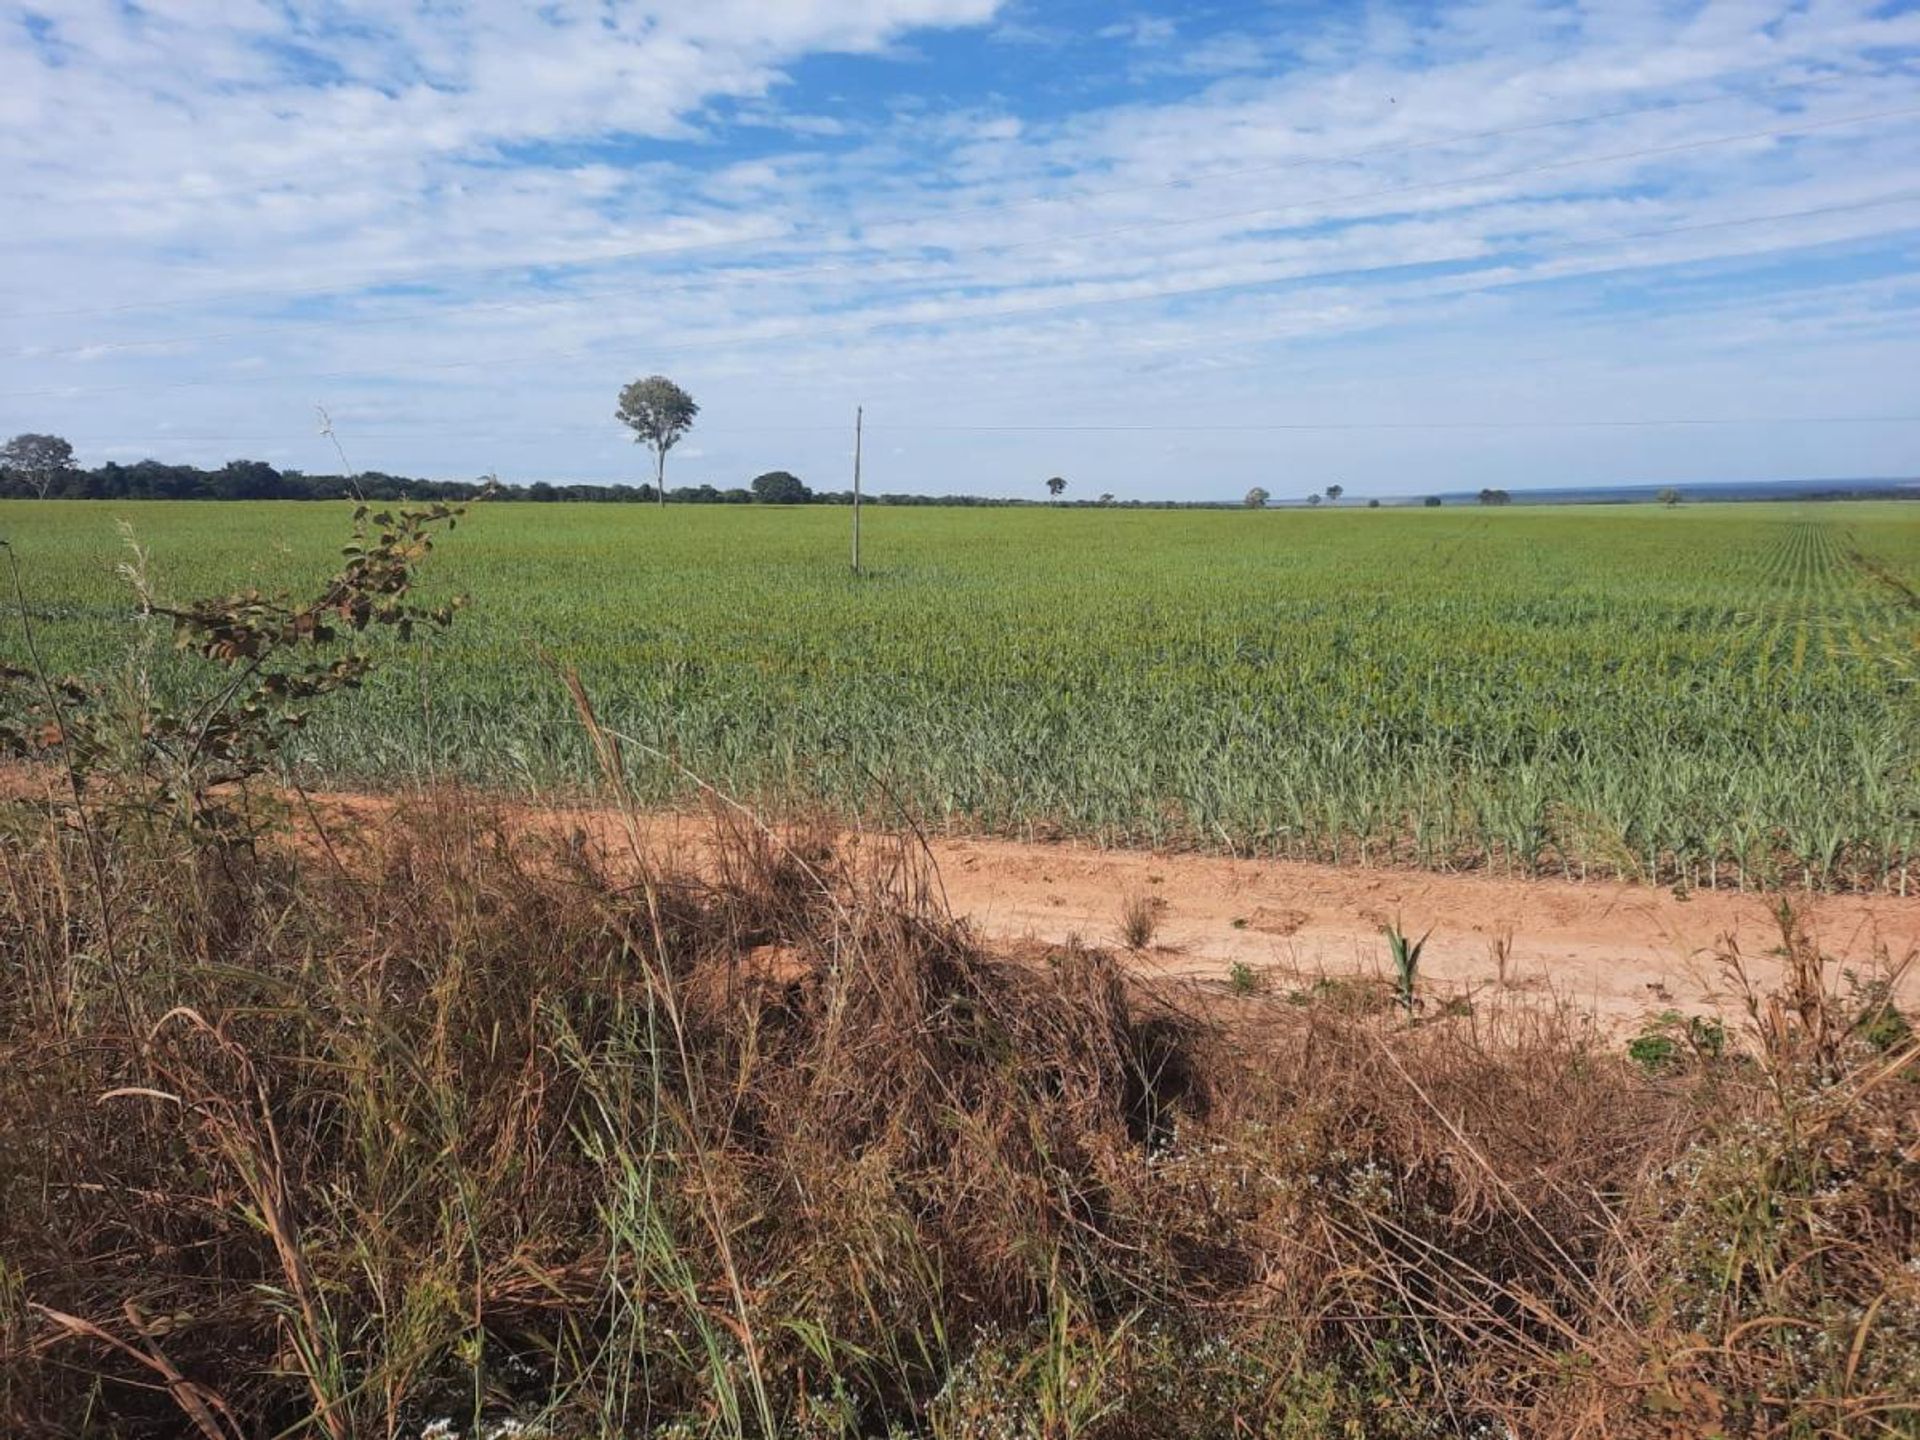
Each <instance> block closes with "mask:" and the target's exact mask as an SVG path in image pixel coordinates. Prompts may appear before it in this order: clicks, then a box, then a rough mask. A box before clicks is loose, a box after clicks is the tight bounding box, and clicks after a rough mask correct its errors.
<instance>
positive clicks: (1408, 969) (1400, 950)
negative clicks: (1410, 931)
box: [1380, 922, 1433, 1019]
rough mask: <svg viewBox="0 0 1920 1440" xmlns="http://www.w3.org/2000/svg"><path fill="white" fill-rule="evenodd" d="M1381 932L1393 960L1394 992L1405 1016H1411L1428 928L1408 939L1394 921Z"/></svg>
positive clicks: (1409, 1017)
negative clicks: (1413, 938) (1420, 934)
mask: <svg viewBox="0 0 1920 1440" xmlns="http://www.w3.org/2000/svg"><path fill="white" fill-rule="evenodd" d="M1380 933H1381V934H1383V935H1385V936H1386V937H1387V953H1388V956H1389V957H1390V958H1391V959H1392V961H1393V983H1394V993H1395V994H1396V995H1397V996H1398V997H1399V1000H1400V1005H1401V1008H1403V1009H1404V1010H1405V1011H1406V1012H1407V1018H1408V1019H1412V1018H1413V1012H1414V1006H1415V1003H1416V1000H1415V993H1414V992H1415V987H1416V986H1417V985H1418V984H1419V980H1420V952H1421V951H1422V950H1424V949H1426V947H1427V936H1428V935H1431V934H1432V933H1433V932H1432V931H1431V930H1429V931H1428V932H1427V934H1426V935H1422V936H1421V937H1420V938H1419V939H1418V940H1409V939H1408V938H1407V936H1406V934H1405V932H1403V931H1402V930H1401V929H1400V926H1399V924H1398V923H1397V922H1396V923H1395V924H1392V925H1383V926H1382V927H1381V931H1380Z"/></svg>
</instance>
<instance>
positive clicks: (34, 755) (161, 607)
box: [0, 504, 465, 830]
mask: <svg viewBox="0 0 1920 1440" xmlns="http://www.w3.org/2000/svg"><path fill="white" fill-rule="evenodd" d="M464 513H465V510H464V507H461V506H450V505H443V504H434V505H428V506H423V507H419V508H407V507H400V508H396V509H392V510H380V511H373V510H372V509H370V507H368V506H367V505H364V504H362V505H359V506H357V507H356V508H355V510H354V512H353V531H352V536H351V538H350V539H349V541H348V543H347V545H346V546H345V547H344V548H343V549H342V551H341V554H342V556H343V563H342V564H341V566H340V568H339V569H338V570H337V571H336V572H335V573H334V574H333V575H332V576H330V577H329V578H328V579H327V580H325V581H324V582H322V583H321V584H320V586H319V587H318V588H317V589H316V590H314V591H313V592H312V593H311V594H310V595H308V596H305V597H302V598H295V597H292V596H289V595H286V594H273V595H266V594H263V593H261V592H260V591H259V590H257V589H248V590H241V591H236V592H234V593H232V594H228V595H219V596H210V597H207V598H204V599H199V600H192V601H188V602H186V603H184V604H182V605H171V604H168V603H166V602H165V601H163V600H161V599H159V598H157V597H156V595H155V593H154V590H153V587H152V585H151V583H150V581H149V579H148V576H147V566H146V556H145V553H144V552H143V551H142V550H140V549H139V547H137V546H134V547H132V548H133V560H132V561H131V562H130V563H128V564H126V565H123V566H122V567H121V573H122V574H123V575H124V576H125V577H126V578H127V580H128V581H129V582H130V583H131V584H132V586H133V590H134V596H135V599H136V601H137V603H138V606H139V613H140V615H141V616H142V617H143V618H160V619H164V620H167V621H170V622H171V624H172V628H173V648H174V649H175V650H176V651H178V652H180V653H181V654H183V655H186V656H190V657H193V658H195V659H197V660H199V661H201V662H205V664H207V665H209V666H211V667H212V669H211V671H210V673H207V674H204V675H202V676H198V677H195V678H196V679H197V680H198V681H199V683H198V684H197V685H195V686H194V687H193V690H194V693H193V696H192V698H189V699H186V700H169V699H166V698H163V697H162V696H161V695H160V694H159V693H158V692H157V690H156V687H154V686H153V685H152V684H151V683H150V681H149V680H148V679H147V677H146V675H145V674H144V668H143V667H135V668H136V669H137V670H139V671H140V672H141V673H138V674H135V675H132V676H129V675H124V674H109V675H106V676H104V677H87V678H58V679H56V678H54V677H53V676H51V675H50V674H49V673H48V672H47V669H46V666H45V665H44V664H43V663H42V661H41V657H40V653H39V650H38V648H37V646H36V645H35V643H34V635H33V629H32V625H31V621H30V619H29V614H30V612H29V607H28V605H27V602H26V595H25V592H24V590H23V589H22V587H21V583H20V572H19V562H18V560H17V558H16V557H15V556H14V555H13V551H12V549H11V547H8V552H7V553H8V559H9V563H10V565H11V567H12V579H13V588H14V599H15V602H16V608H17V610H18V613H19V616H20V621H21V625H22V629H23V631H24V633H25V636H26V641H27V649H28V658H29V665H28V666H26V667H21V666H15V665H7V664H0V702H5V703H4V704H3V705H0V754H10V755H14V756H16V757H19V758H23V759H28V760H40V761H51V762H53V763H56V764H58V765H60V766H61V767H62V768H63V769H64V770H65V771H66V775H67V779H68V782H69V787H70V790H71V793H72V796H73V799H74V801H75V803H76V804H78V803H79V801H80V799H81V797H82V795H83V794H84V793H85V792H87V791H88V790H89V789H90V788H91V787H93V786H94V784H95V782H96V781H109V780H110V781H112V782H113V783H114V784H116V785H118V786H119V787H121V788H122V789H124V790H125V791H126V792H128V797H129V798H130V799H131V800H132V801H133V802H134V804H135V807H136V808H138V809H141V810H152V809H154V808H155V806H156V804H159V805H164V807H165V809H166V810H169V811H172V812H175V813H180V814H183V815H184V816H185V817H186V818H187V819H188V820H189V821H190V822H191V823H193V824H195V825H196V826H200V827H204V828H211V829H216V830H218V829H224V828H226V827H228V826H229V825H231V823H232V822H233V820H234V818H235V815H234V808H233V806H232V805H231V804H230V803H229V801H228V799H227V793H228V792H229V791H230V790H231V789H232V788H233V787H235V786H240V785H243V784H244V783H245V782H246V781H248V780H250V779H252V778H253V777H255V776H257V775H260V774H262V773H264V772H265V771H266V770H268V769H269V768H271V767H272V765H273V764H274V763H275V762H276V761H277V760H278V759H279V756H280V754H281V751H282V749H283V747H284V746H285V743H286V740H287V737H288V736H289V735H290V734H292V733H293V732H294V731H296V730H298V729H299V728H300V727H301V726H303V725H304V724H305V723H306V720H307V714H308V711H309V709H310V708H311V707H312V706H313V705H314V704H315V703H316V702H318V701H320V700H322V699H325V698H326V697H327V696H329V695H332V694H335V693H337V692H340V691H344V690H352V689H356V688H358V687H359V686H360V685H361V683H362V682H363V681H364V680H365V679H366V677H367V676H368V675H369V674H370V673H371V672H372V671H373V669H374V668H375V663H376V662H375V658H374V656H373V654H372V652H371V651H370V650H369V649H368V648H367V647H366V645H365V644H364V643H363V642H364V640H365V638H366V637H367V635H368V634H369V632H371V631H373V630H374V629H376V628H378V627H385V628H387V629H389V630H391V631H392V632H393V633H394V634H395V635H396V636H397V637H398V638H399V639H400V640H401V641H402V642H405V641H407V640H410V639H411V638H412V636H413V633H414V631H415V630H416V629H420V628H423V627H444V626H446V625H449V624H451V623H452V621H453V615H454V612H455V611H456V610H457V609H459V608H460V607H461V605H463V604H464V603H465V602H464V601H462V600H454V601H451V602H449V603H447V604H444V605H439V606H431V607H430V606H425V605H421V604H420V603H418V602H417V601H416V600H415V599H414V595H413V590H414V583H415V579H416V575H417V572H418V569H419V566H420V564H421V562H422V561H423V560H425V558H426V557H427V555H428V554H429V553H430V552H431V551H432V549H433V543H434V532H435V531H436V530H437V529H438V528H440V527H442V526H444V527H445V528H446V529H448V530H452V529H453V528H454V527H455V525H456V524H457V523H458V521H459V517H460V516H461V515H462V514H464Z"/></svg>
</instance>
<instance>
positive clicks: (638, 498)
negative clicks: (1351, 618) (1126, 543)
mask: <svg viewBox="0 0 1920 1440" xmlns="http://www.w3.org/2000/svg"><path fill="white" fill-rule="evenodd" d="M23 438H33V439H36V440H37V439H43V438H44V439H55V438H57V437H51V436H48V437H23ZM64 446H65V442H61V443H60V445H58V446H50V447H43V446H37V445H36V446H32V447H27V449H23V450H21V451H20V452H19V453H20V457H21V459H22V461H23V462H26V463H21V464H15V463H13V449H14V447H13V443H12V442H9V443H8V444H7V445H6V446H0V499H14V500H22V499H48V500H349V499H353V498H356V497H359V498H363V499H367V500H382V501H385V500H448V501H458V500H471V499H473V498H474V497H476V496H478V495H479V494H480V493H481V492H482V491H484V490H486V489H487V486H488V482H487V481H486V480H471V481H469V480H422V479H419V478H416V477H413V476H407V475H390V474H388V473H386V472H385V471H381V470H367V471H362V472H361V473H360V474H357V475H315V474H309V473H307V472H306V471H304V470H283V469H279V468H277V467H275V466H273V465H269V464H267V463H266V462H265V461H263V460H231V461H228V462H227V463H226V464H225V465H222V466H221V467H219V468H218V469H217V470H203V469H201V468H200V467H199V466H196V465H169V464H166V463H165V462H163V461H160V460H140V461H137V462H135V463H133V464H130V465H123V464H121V463H120V462H119V461H108V462H107V463H106V464H104V465H96V466H93V467H91V468H88V467H85V466H80V465H75V464H74V463H73V462H72V453H73V452H72V450H71V449H70V448H63V447H64ZM495 493H496V494H497V495H498V496H499V498H501V499H503V500H532V501H556V502H557V501H562V500H566V501H576V502H577V501H589V502H596V503H604V504H615V505H638V504H652V503H653V502H655V501H656V500H657V499H658V498H659V492H658V491H657V490H656V489H655V488H654V487H653V486H652V485H644V484H643V485H589V484H565V483H562V484H552V483H550V482H548V481H545V480H536V481H534V482H533V483H532V484H529V485H514V484H506V483H501V484H498V485H497V486H496V487H495ZM861 498H862V500H864V501H865V502H866V503H867V504H870V505H976V506H986V505H1037V504H1041V503H1045V502H1042V501H1039V500H1011V499H999V498H995V497H991V496H985V495H902V494H887V493H882V494H867V495H863V496H862V497H861ZM667 500H668V502H669V503H671V504H675V505H752V504H756V503H759V504H771V505H851V504H852V503H853V492H852V491H851V490H812V489H809V488H808V487H807V486H806V485H805V484H804V483H803V482H802V481H801V480H800V479H799V477H797V476H795V475H793V474H791V473H790V472H788V471H785V470H772V471H768V472H767V473H766V474H764V475H760V476H756V477H755V478H754V479H753V480H752V481H750V482H749V483H748V484H747V485H743V486H733V487H728V488H724V489H723V488H721V487H719V486H715V485H683V486H680V487H678V488H677V489H670V490H668V491H667ZM1067 503H1069V504H1075V503H1077V504H1081V505H1094V504H1108V505H1124V506H1131V507H1134V508H1141V509H1148V508H1151V509H1164V508H1167V506H1166V504H1165V502H1157V501H1156V502H1148V501H1138V500H1121V501H1115V500H1113V499H1112V498H1111V497H1107V496H1103V497H1101V499H1100V500H1099V501H1092V500H1086V501H1079V502H1072V501H1069V502H1067ZM1183 508H1199V509H1211V508H1219V507H1218V506H1215V505H1190V506H1186V507H1183Z"/></svg>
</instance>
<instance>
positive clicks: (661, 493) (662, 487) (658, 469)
mask: <svg viewBox="0 0 1920 1440" xmlns="http://www.w3.org/2000/svg"><path fill="white" fill-rule="evenodd" d="M653 498H654V499H655V500H657V501H659V502H660V508H661V509H662V510H664V509H666V508H667V452H666V451H665V450H664V449H661V450H655V451H654V452H653Z"/></svg>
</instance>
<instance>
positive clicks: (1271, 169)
mask: <svg viewBox="0 0 1920 1440" xmlns="http://www.w3.org/2000/svg"><path fill="white" fill-rule="evenodd" d="M1905 74H1906V72H1905V71H1904V70H1903V69H1899V68H1890V69H1887V70H1882V71H1877V72H1872V73H1869V74H1866V75H1840V76H1821V77H1815V78H1812V79H1807V80H1800V81H1789V82H1784V83H1781V84H1779V85H1772V86H1763V87H1760V88H1758V89H1756V90H1751V91H1748V92H1746V93H1744V94H1736V95H1714V96H1703V97H1700V98H1697V99H1692V100H1671V101H1659V102H1655V103H1652V104H1648V105H1641V106H1633V107H1628V108H1624V109H1619V110H1610V111H1598V112H1592V113H1589V114H1585V115H1577V116H1569V117H1565V118H1562V119H1554V120H1541V121H1532V122H1529V123H1526V124H1521V125H1511V126H1502V127H1498V128H1495V129H1489V130H1478V131H1462V132H1457V133H1454V134H1450V135H1444V136H1437V137H1430V138H1428V139H1425V140H1417V141H1410V142H1405V143H1401V144H1394V145H1381V146H1371V147H1366V148H1363V149H1359V150H1352V151H1347V152H1344V153H1336V154H1333V155H1320V156H1295V157H1290V158H1288V159H1286V160H1282V161H1275V162H1272V163H1270V164H1262V165H1254V166H1242V167H1237V168H1233V169H1224V170H1216V171H1207V172H1202V173H1200V174H1199V175H1197V176H1181V177H1176V178H1174V179H1171V180H1163V181H1151V182H1140V183H1137V184H1134V185H1123V186H1113V187H1108V188H1105V189H1099V190H1089V191H1081V192H1077V193H1075V194H1072V195H1060V196H1035V197H1027V198H1024V199H1019V200H1008V201H1000V202H993V203H988V204H982V205H975V206H966V207H961V208H959V209H954V210H945V211H941V212H939V213H938V214H936V215H934V216H931V217H926V216H898V217H895V218H892V219H885V218H883V219H880V220H876V221H871V222H868V223H867V224H864V225H862V226H861V227H860V228H861V230H862V231H863V232H865V231H870V230H875V229H888V228H913V227H922V226H925V225H926V224H928V223H929V222H930V221H932V222H935V223H938V222H944V221H947V220H953V219H962V218H968V217H971V216H975V215H984V214H1000V213H1005V212H1008V211H1013V210H1021V209H1030V208H1035V207H1039V206H1045V205H1077V204H1082V203H1084V202H1086V201H1088V200H1098V199H1104V198H1107V197H1110V196H1114V195H1127V194H1141V193H1146V192H1149V191H1154V190H1164V189H1181V188H1189V187H1192V186H1194V185H1204V184H1208V183H1211V182H1212V181H1215V180H1223V179H1237V178H1244V177H1245V176H1248V175H1257V174H1271V173H1275V172H1278V171H1282V170H1291V169H1300V168H1306V167H1311V166H1315V165H1339V164H1345V163H1349V162H1351V161H1355V160H1364V159H1375V158H1378V157H1380V156H1383V155H1395V154H1410V153H1414V152H1416V151H1420V150H1428V149H1436V148H1441V147H1444V146H1447V145H1458V144H1464V143H1467V142H1469V141H1474V140H1489V139H1499V138H1502V137H1505V136H1511V135H1522V134H1530V133H1535V132H1538V131H1542V130H1550V129H1558V128H1566V127H1571V126H1578V125H1590V124H1596V123H1599V122H1601V121H1605V120H1616V119H1627V118H1631V117H1633V116H1637V115H1646V114H1657V113H1664V112H1671V111H1674V110H1682V109H1689V108H1696V107H1699V106H1703V105H1711V104H1719V103H1723V102H1725V101H1729V100H1741V99H1749V98H1753V97H1754V96H1759V95H1773V94H1781V93H1786V92H1790V91H1799V90H1805V89H1809V88H1814V87H1818V86H1823V85H1829V84H1835V83H1838V82H1839V81H1840V80H1847V79H1865V80H1879V79H1886V78H1889V77H1892V76H1904V75H1905ZM1806 128H1814V127H1806ZM808 233H813V234H819V235H837V234H838V233H839V232H837V231H834V230H830V229H829V228H828V227H826V226H822V225H815V226H813V227H811V231H810V232H809V231H808V230H806V229H802V230H800V231H797V232H796V231H787V232H784V233H780V234H767V235H753V236H739V237H734V238H731V239H727V240H694V241H687V242H685V243H682V244H675V245H661V246H646V247H640V248H636V249H632V250H624V251H613V252H609V253H607V254H603V255H594V256H587V257H584V258H582V259H580V260H577V261H576V260H559V261H517V262H514V263H512V264H510V265H501V266H479V267H465V269H466V273H471V274H480V275H485V274H498V273H507V272H512V271H520V270H527V269H533V268H538V267H540V266H543V265H565V266H578V265H596V266H598V265H606V264H611V263H617V262H620V261H623V260H636V259H650V258H653V257H655V256H662V255H681V254H690V253H695V252H698V251H702V250H716V249H730V248H735V247H738V246H741V245H748V244H757V243H774V242H779V241H783V240H784V241H789V242H790V241H793V240H797V239H801V238H804V237H805V236H806V235H807V234H808ZM1100 233H1103V234H1104V233H1108V232H1100ZM1020 243H1022V244H1031V243H1055V242H1053V241H1051V240H1042V241H1037V242H1020ZM923 248H924V247H923ZM462 268H463V267H443V266H442V267H427V268H425V269H415V270H411V271H405V272H400V273H397V274H386V275H379V276H373V277H369V278H367V279H364V280H360V281H357V282H353V284H352V285H351V286H343V285H334V286H321V287H311V288H308V289H306V290H301V291H289V290H284V289H282V288H281V287H278V286H251V287H247V288H244V289H233V290H226V291H214V292H210V293H208V294H204V295H199V296H186V297H177V298H173V299H167V300H134V301H128V302H125V303H123V304H119V305H108V306H99V307H90V308H79V309H62V310H38V311H11V312H0V320H39V319H72V318H80V317H85V316H91V315H113V314H125V313H129V312H133V311H139V310H151V309H173V308H177V307H180V306H184V305H214V304H221V303H224V302H226V301H229V300H239V299H249V298H255V297H278V298H282V299H293V298H308V297H312V296H315V295H323V294H329V293H333V292H334V291H335V290H338V289H340V288H352V289H366V288H369V287H371V286H376V285H391V284H399V283H403V282H404V281H405V280H407V279H408V278H409V277H412V276H419V275H433V274H445V273H448V270H449V269H453V270H455V271H456V272H457V271H459V270H460V269H462ZM829 268H831V269H834V270H839V269H844V268H849V267H847V266H844V265H835V266H832V267H829ZM589 298H590V297H589Z"/></svg>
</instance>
